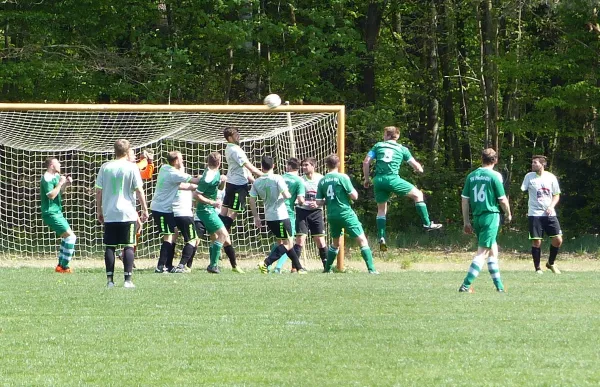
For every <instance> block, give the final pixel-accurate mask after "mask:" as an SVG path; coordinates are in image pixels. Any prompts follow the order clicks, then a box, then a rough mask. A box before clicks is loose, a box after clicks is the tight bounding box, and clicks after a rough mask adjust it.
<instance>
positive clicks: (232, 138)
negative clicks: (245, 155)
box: [223, 128, 240, 144]
mask: <svg viewBox="0 0 600 387" xmlns="http://www.w3.org/2000/svg"><path fill="white" fill-rule="evenodd" d="M223 137H225V140H227V142H232V143H234V144H239V143H240V132H238V130H237V129H236V128H225V130H223Z"/></svg>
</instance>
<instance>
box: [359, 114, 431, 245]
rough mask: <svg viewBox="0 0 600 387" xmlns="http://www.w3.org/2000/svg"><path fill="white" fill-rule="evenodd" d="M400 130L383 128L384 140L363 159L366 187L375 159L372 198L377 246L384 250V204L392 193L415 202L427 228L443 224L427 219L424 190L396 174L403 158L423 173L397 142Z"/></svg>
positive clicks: (415, 161)
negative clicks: (375, 217) (374, 202)
mask: <svg viewBox="0 0 600 387" xmlns="http://www.w3.org/2000/svg"><path fill="white" fill-rule="evenodd" d="M398 138H400V130H399V129H398V128H397V127H395V126H388V127H386V128H384V129H383V141H380V142H378V143H377V144H375V146H373V148H372V149H371V150H370V151H369V153H367V156H366V157H365V159H364V161H363V173H364V182H363V185H364V187H365V188H368V187H369V184H370V181H369V172H370V167H371V163H372V162H373V161H375V176H374V177H373V188H374V191H375V201H376V202H377V219H376V221H377V236H378V238H379V249H380V250H381V251H386V250H387V244H386V241H385V229H386V214H387V203H388V201H389V199H390V196H391V194H392V193H395V194H396V195H398V196H408V197H409V198H411V199H412V200H414V202H415V208H416V209H417V213H418V214H419V216H420V217H421V221H422V222H423V228H424V229H425V230H426V231H431V230H437V229H440V228H441V227H442V225H441V224H437V223H434V222H432V221H431V220H429V212H428V211H427V205H426V204H425V202H424V201H423V192H421V191H420V190H419V189H417V187H415V186H414V185H412V184H411V183H409V182H408V181H406V180H404V179H402V178H401V177H400V176H399V175H398V171H399V169H400V165H401V164H402V162H404V161H406V162H407V163H408V164H409V165H410V166H411V167H412V168H413V169H414V170H415V171H416V172H419V173H423V167H422V166H421V164H420V163H419V162H418V161H417V160H415V159H414V157H413V156H412V155H411V153H410V151H409V150H408V148H407V147H405V146H404V145H401V144H398Z"/></svg>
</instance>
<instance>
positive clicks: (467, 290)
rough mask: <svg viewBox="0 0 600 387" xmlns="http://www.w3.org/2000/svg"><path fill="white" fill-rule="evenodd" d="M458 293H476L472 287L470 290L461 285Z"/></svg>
mask: <svg viewBox="0 0 600 387" xmlns="http://www.w3.org/2000/svg"><path fill="white" fill-rule="evenodd" d="M458 291H459V292H460V293H475V290H473V288H472V287H470V288H468V287H466V286H465V285H460V288H458Z"/></svg>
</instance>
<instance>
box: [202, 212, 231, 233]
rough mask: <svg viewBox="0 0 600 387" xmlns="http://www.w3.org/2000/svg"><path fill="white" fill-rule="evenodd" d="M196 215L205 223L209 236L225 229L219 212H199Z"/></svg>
mask: <svg viewBox="0 0 600 387" xmlns="http://www.w3.org/2000/svg"><path fill="white" fill-rule="evenodd" d="M196 215H197V216H198V218H199V219H200V220H201V221H202V223H204V227H205V228H206V232H207V233H208V234H209V235H212V234H214V233H216V232H217V231H218V230H220V229H221V228H223V227H225V225H224V224H223V221H222V220H221V218H219V214H218V213H217V211H197V212H196Z"/></svg>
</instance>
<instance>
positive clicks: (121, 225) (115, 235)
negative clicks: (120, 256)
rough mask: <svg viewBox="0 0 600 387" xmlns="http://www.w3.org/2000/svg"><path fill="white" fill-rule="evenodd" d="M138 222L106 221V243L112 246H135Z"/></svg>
mask: <svg viewBox="0 0 600 387" xmlns="http://www.w3.org/2000/svg"><path fill="white" fill-rule="evenodd" d="M135 225H136V222H110V223H104V244H105V245H106V246H111V247H120V246H132V247H133V246H135V244H136V240H135Z"/></svg>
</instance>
